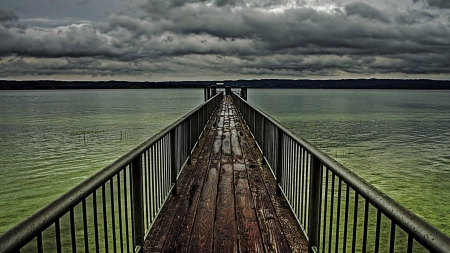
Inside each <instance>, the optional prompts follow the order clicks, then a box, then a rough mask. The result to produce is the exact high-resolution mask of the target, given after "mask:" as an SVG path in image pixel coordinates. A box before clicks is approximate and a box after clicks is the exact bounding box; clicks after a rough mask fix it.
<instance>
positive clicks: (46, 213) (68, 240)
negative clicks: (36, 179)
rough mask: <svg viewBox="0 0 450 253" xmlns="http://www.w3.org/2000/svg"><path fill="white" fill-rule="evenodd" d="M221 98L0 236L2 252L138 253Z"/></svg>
mask: <svg viewBox="0 0 450 253" xmlns="http://www.w3.org/2000/svg"><path fill="white" fill-rule="evenodd" d="M222 98H223V93H219V94H217V95H215V96H214V97H212V98H210V99H209V100H208V101H206V102H205V103H204V104H202V105H200V106H199V107H197V108H196V109H195V110H193V111H192V112H190V113H189V114H187V115H185V116H184V117H183V118H181V119H179V120H178V121H176V122H175V123H173V124H172V125H170V126H169V127H167V128H166V129H164V130H163V131H161V132H160V133H158V134H157V135H156V136H154V137H152V138H150V139H149V140H147V141H145V142H144V143H142V144H141V145H140V146H138V147H136V148H135V149H134V150H132V151H131V152H129V153H128V154H126V155H124V156H123V157H122V158H120V159H118V160H117V161H116V162H114V163H113V164H111V165H110V166H108V167H106V168H104V169H102V170H101V171H99V172H98V173H97V174H95V175H94V176H92V177H90V178H88V179H87V180H85V181H84V182H82V183H81V184H79V185H78V186H76V187H75V188H74V189H72V190H70V191H69V192H67V193H66V194H64V195H63V196H61V197H60V198H58V199H57V200H56V201H54V202H53V203H51V204H49V205H47V206H46V207H44V208H43V209H41V210H40V211H38V212H37V213H35V214H33V215H32V216H30V217H28V218H27V219H25V220H24V221H22V222H21V223H19V224H17V225H16V226H14V227H13V228H11V229H10V230H8V231H7V232H5V233H4V234H2V235H1V236H0V252H139V251H140V249H141V248H142V246H143V243H144V238H145V236H146V234H147V233H148V231H149V230H150V228H151V227H152V224H153V222H154V221H155V218H156V216H157V215H158V212H159V211H160V210H161V208H162V206H163V204H164V202H165V200H166V199H167V197H168V196H169V195H170V194H171V193H172V194H176V179H177V176H178V175H179V173H180V170H181V168H183V165H184V164H185V163H186V162H188V161H189V158H190V154H191V151H192V149H193V148H194V147H195V146H196V145H197V142H198V139H199V138H200V137H201V135H202V132H203V130H204V128H205V126H206V124H207V122H208V120H209V118H210V116H211V115H212V113H213V112H214V110H215V109H216V108H217V106H218V105H219V104H220V102H221V100H222Z"/></svg>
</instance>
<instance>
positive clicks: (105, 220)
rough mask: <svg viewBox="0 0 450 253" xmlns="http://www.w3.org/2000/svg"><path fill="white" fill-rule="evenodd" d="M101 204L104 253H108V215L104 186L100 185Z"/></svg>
mask: <svg viewBox="0 0 450 253" xmlns="http://www.w3.org/2000/svg"><path fill="white" fill-rule="evenodd" d="M102 204H103V235H104V237H103V238H104V240H105V241H104V242H105V252H109V247H108V246H109V242H108V215H107V214H108V213H107V210H106V186H105V184H103V185H102Z"/></svg>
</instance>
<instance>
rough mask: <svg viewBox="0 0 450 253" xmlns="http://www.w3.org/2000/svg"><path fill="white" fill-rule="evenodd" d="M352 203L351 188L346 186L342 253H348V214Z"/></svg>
mask: <svg viewBox="0 0 450 253" xmlns="http://www.w3.org/2000/svg"><path fill="white" fill-rule="evenodd" d="M349 202H350V186H349V185H348V184H346V188H345V214H344V238H343V245H342V253H345V252H347V235H348V213H349V205H350V204H349Z"/></svg>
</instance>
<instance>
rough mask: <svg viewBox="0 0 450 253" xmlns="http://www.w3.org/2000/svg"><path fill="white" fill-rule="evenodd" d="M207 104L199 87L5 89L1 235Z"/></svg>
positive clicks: (0, 98) (0, 95)
mask: <svg viewBox="0 0 450 253" xmlns="http://www.w3.org/2000/svg"><path fill="white" fill-rule="evenodd" d="M202 99H203V90H201V89H190V90H187V89H176V90H59V91H0V119H1V121H0V140H1V144H0V178H1V187H0V233H2V232H4V231H6V229H8V228H9V227H11V226H13V225H14V224H16V223H17V222H19V221H20V220H22V219H24V218H25V217H27V216H29V215H30V214H32V213H34V212H35V211H37V210H38V209H39V208H41V207H43V206H45V205H46V204H48V203H49V202H51V201H53V200H54V199H56V198H57V197H58V196H59V195H61V194H62V193H64V192H66V191H67V190H69V189H71V188H72V187H74V186H75V185H77V184H78V183H80V182H81V181H83V180H84V179H86V178H87V177H89V176H90V175H92V174H94V173H95V172H96V171H98V170H99V169H101V168H103V167H105V166H107V165H109V164H110V163H112V162H113V161H114V160H116V159H117V158H119V157H120V156H122V155H124V154H125V153H127V152H128V151H130V150H131V149H132V148H134V147H135V146H137V145H138V144H139V143H141V142H143V141H144V140H146V139H148V138H149V137H151V136H152V135H154V134H155V133H157V132H158V131H160V130H162V129H163V128H164V127H166V126H168V125H170V124H171V123H172V122H174V121H175V120H177V119H178V118H179V117H180V116H182V115H184V114H186V113H187V112H189V111H191V110H192V109H194V108H195V107H196V106H198V105H200V104H201V103H202V101H203V100H202Z"/></svg>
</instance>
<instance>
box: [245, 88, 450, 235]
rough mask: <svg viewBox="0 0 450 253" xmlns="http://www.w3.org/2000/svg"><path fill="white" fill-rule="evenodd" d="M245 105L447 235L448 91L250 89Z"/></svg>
mask: <svg viewBox="0 0 450 253" xmlns="http://www.w3.org/2000/svg"><path fill="white" fill-rule="evenodd" d="M248 100H249V102H250V103H252V104H254V105H256V106H257V107H258V108H260V109H262V110H264V111H265V112H267V113H268V114H269V115H271V116H272V117H274V118H275V119H276V120H278V121H280V122H281V123H283V124H284V125H285V126H287V127H288V128H289V129H291V130H292V131H293V132H294V133H296V134H298V135H299V136H301V137H303V138H304V139H306V140H308V141H309V142H311V143H312V144H314V145H316V146H318V147H319V148H320V149H321V150H323V151H325V152H326V153H328V154H329V155H330V156H332V157H333V158H335V159H336V160H338V161H339V162H340V163H342V164H344V165H345V166H346V167H348V168H349V169H351V170H353V171H354V172H356V173H357V174H358V175H360V176H361V177H362V178H364V179H365V180H366V181H368V182H369V183H371V184H373V185H374V186H375V187H377V188H378V189H380V190H381V191H383V192H385V193H387V194H388V195H389V196H390V197H392V198H393V199H395V200H396V201H397V202H399V203H401V204H402V205H404V206H406V207H407V208H409V209H410V210H412V211H413V212H415V213H416V214H418V215H419V216H420V217H422V218H423V219H425V220H426V221H428V222H430V223H431V224H432V225H434V226H435V227H437V228H438V229H440V230H441V231H443V232H445V233H446V234H450V205H449V203H450V91H416V90H299V89H295V90H293V89H287V90H281V89H278V90H272V89H270V90H269V89H252V90H249V91H248Z"/></svg>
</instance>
